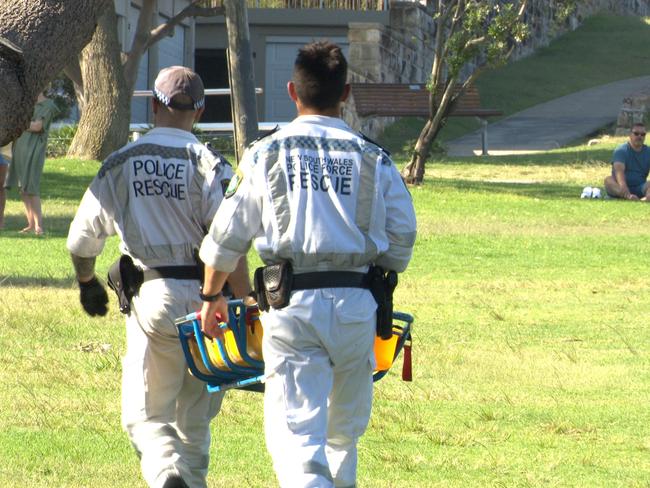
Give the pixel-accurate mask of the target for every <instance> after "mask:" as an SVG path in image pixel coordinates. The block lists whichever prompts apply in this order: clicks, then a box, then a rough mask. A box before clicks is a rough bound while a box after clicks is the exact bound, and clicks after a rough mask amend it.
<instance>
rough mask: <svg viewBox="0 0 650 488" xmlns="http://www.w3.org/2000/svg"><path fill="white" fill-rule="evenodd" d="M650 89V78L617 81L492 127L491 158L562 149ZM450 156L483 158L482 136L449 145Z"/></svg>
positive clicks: (612, 119)
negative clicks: (633, 96)
mask: <svg viewBox="0 0 650 488" xmlns="http://www.w3.org/2000/svg"><path fill="white" fill-rule="evenodd" d="M648 87H650V76H642V77H639V78H631V79H629V80H623V81H616V82H614V83H609V84H607V85H602V86H597V87H594V88H589V89H587V90H583V91H580V92H577V93H573V94H571V95H566V96H564V97H561V98H557V99H555V100H551V101H550V102H546V103H542V104H540V105H536V106H534V107H531V108H528V109H526V110H523V111H521V112H518V113H516V114H513V115H510V116H509V117H506V118H505V119H502V120H500V121H498V122H495V123H493V124H488V151H489V153H490V154H494V155H497V154H525V153H534V152H539V151H547V150H549V149H556V148H558V147H562V146H564V145H566V144H568V143H570V142H572V141H575V140H576V139H579V138H581V137H585V136H587V135H589V134H591V133H593V132H595V131H597V130H598V129H600V128H602V127H605V126H606V125H608V124H611V123H612V122H615V121H616V119H617V118H618V113H619V111H620V109H621V106H622V104H623V98H625V97H626V96H628V95H631V94H633V93H635V92H637V91H639V90H641V89H643V88H648ZM447 154H448V155H449V156H471V155H474V154H481V133H480V131H476V132H472V133H471V134H467V135H465V136H463V137H460V138H458V139H454V140H452V141H449V142H448V143H447Z"/></svg>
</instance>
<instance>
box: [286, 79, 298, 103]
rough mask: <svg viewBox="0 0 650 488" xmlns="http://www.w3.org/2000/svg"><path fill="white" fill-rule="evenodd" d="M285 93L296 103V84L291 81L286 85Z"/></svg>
mask: <svg viewBox="0 0 650 488" xmlns="http://www.w3.org/2000/svg"><path fill="white" fill-rule="evenodd" d="M287 92H288V93H289V98H291V100H293V101H294V102H296V103H297V102H298V93H297V92H296V84H295V83H294V82H293V81H289V82H288V83H287Z"/></svg>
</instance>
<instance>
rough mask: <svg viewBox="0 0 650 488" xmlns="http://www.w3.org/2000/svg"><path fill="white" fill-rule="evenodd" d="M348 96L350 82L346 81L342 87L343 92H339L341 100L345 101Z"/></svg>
mask: <svg viewBox="0 0 650 488" xmlns="http://www.w3.org/2000/svg"><path fill="white" fill-rule="evenodd" d="M349 96H350V83H346V84H345V86H344V87H343V93H342V94H341V100H340V101H341V102H345V101H346V100H347V99H348V97H349Z"/></svg>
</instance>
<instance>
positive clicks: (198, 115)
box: [194, 107, 205, 124]
mask: <svg viewBox="0 0 650 488" xmlns="http://www.w3.org/2000/svg"><path fill="white" fill-rule="evenodd" d="M204 110H205V107H201V108H200V109H198V110H197V111H196V113H195V114H194V123H195V124H198V123H199V120H201V116H202V115H203V111H204Z"/></svg>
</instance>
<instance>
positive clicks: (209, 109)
mask: <svg viewBox="0 0 650 488" xmlns="http://www.w3.org/2000/svg"><path fill="white" fill-rule="evenodd" d="M194 69H195V70H196V72H197V73H198V74H199V76H201V79H202V80H203V84H204V85H205V87H206V88H229V87H230V83H229V82H228V60H227V58H226V50H225V49H197V50H196V51H195V53H194ZM201 122H232V112H231V109H230V96H228V95H210V96H207V97H205V112H204V113H203V117H201Z"/></svg>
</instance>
